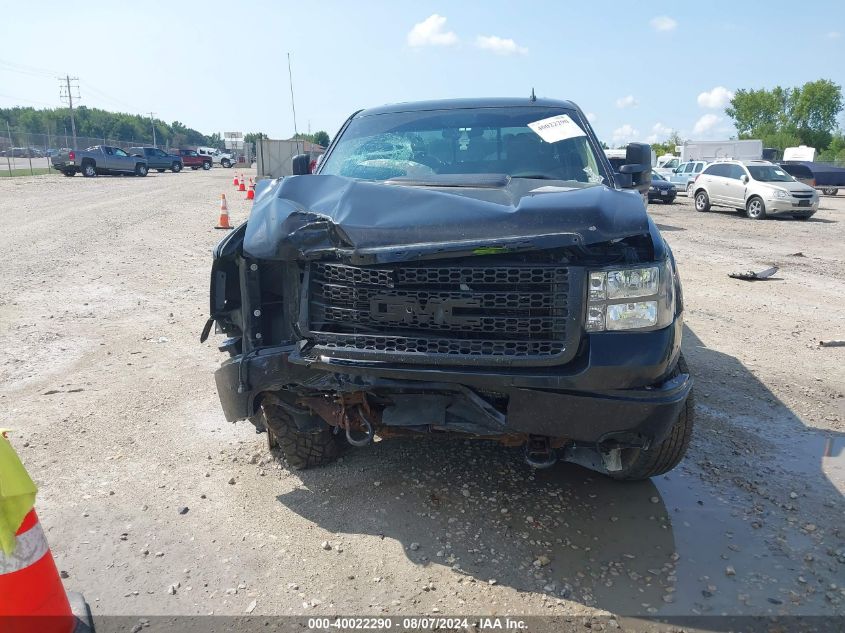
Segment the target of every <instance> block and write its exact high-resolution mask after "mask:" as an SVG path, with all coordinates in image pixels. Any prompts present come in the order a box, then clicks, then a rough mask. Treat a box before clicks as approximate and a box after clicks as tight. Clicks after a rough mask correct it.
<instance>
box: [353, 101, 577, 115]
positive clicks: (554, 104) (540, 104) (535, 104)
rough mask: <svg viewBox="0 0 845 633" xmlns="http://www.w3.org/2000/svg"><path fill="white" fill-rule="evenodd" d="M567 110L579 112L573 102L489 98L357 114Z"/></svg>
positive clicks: (396, 105) (395, 105)
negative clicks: (522, 108)
mask: <svg viewBox="0 0 845 633" xmlns="http://www.w3.org/2000/svg"><path fill="white" fill-rule="evenodd" d="M518 107H526V108H566V109H568V110H577V109H578V106H576V105H575V104H574V103H572V102H571V101H560V100H558V99H540V98H537V99H531V98H529V97H521V98H518V97H487V98H482V99H434V100H431V101H409V102H407V103H391V104H388V105H383V106H378V107H375V108H367V109H366V110H361V111H359V112H357V113H356V114H355V116H356V117H360V116H370V115H374V114H387V113H391V112H423V111H425V110H458V109H461V108H518Z"/></svg>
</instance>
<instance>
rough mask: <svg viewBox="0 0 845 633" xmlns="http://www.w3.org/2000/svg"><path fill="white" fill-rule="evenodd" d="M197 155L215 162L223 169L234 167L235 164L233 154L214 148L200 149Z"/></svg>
mask: <svg viewBox="0 0 845 633" xmlns="http://www.w3.org/2000/svg"><path fill="white" fill-rule="evenodd" d="M197 153H198V154H199V155H200V156H205V157H207V158H210V159H211V160H212V161H214V164H215V165H220V166H221V167H232V166H234V164H235V158H234V157H233V156H232V155H231V154H229V153H227V152H224V151H221V150H219V149H216V148H214V147H198V148H197Z"/></svg>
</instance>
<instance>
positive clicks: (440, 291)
mask: <svg viewBox="0 0 845 633" xmlns="http://www.w3.org/2000/svg"><path fill="white" fill-rule="evenodd" d="M308 160H309V159H308V157H307V156H305V155H303V156H299V157H295V158H294V159H293V170H294V174H298V175H294V176H291V177H287V178H284V179H281V180H276V181H265V182H264V183H262V185H266V186H262V185H260V186H259V187H257V189H258V191H257V194H256V198H255V204H254V207H253V209H252V213H251V215H250V218H249V221H248V222H247V223H246V224H243V225H241V226H240V227H238V228H237V229H236V230H235V231H233V232H232V233H231V234H230V235H228V236H227V237H226V238H225V239H224V240H223V241H222V242H221V243H220V244H219V245H218V246H217V248H216V249H215V252H214V262H213V266H212V273H211V318H210V319H209V321H208V323H207V324H206V327H205V329H204V331H203V339H202V340H203V341H204V340H205V339H206V338H207V336H208V334H209V332H210V329H211V326H212V325H213V323H214V322H216V323H217V328H218V331H221V332H223V333H225V334H226V335H228V338H227V339H226V340H225V341H224V342H223V343H222V344H221V345H220V350H221V351H224V352H228V353H229V354H230V358H229V359H228V360H226V361H225V362H224V363H223V364H222V366H221V367H220V369H218V370H217V372H216V382H217V389H218V392H219V395H220V401H221V403H222V405H223V411H224V413H225V416H226V418H227V419H228V420H230V421H234V420H240V419H249V420H250V421H251V422H252V423H253V424H255V426H256V427H257V429H258V430H259V431H267V432H268V433H269V437H270V442H271V445H275V446H278V447H280V448H281V450H282V452H283V454H284V455H285V457H286V459H287V461H288V462H289V464H290V465H291V466H293V467H295V468H307V467H310V466H318V465H322V464H325V463H327V462H329V461H331V460H332V459H333V458H334V457H336V456H337V455H338V452H339V451H340V450H341V449H342V447H343V446H345V445H348V444H352V445H354V446H364V445H366V444H368V443H370V442H372V441H373V439H374V437H376V436H378V437H380V438H389V437H393V436H401V435H408V434H445V433H451V434H454V436H455V437H475V438H484V439H496V440H499V441H501V442H502V443H503V444H504V445H506V446H522V447H524V454H525V458H526V460H527V461H528V462H529V463H530V464H531V465H532V466H534V467H538V468H542V467H547V466H551V465H552V464H554V463H555V461H556V460H565V461H569V462H576V463H579V464H582V465H584V466H586V467H588V468H591V469H594V470H597V471H599V472H602V473H606V474H608V475H609V476H611V477H614V478H617V479H643V478H647V477H652V476H655V475H658V474H660V473H664V472H666V471H668V470H670V469H671V468H673V467H674V466H675V465H676V464H677V463H678V462H679V461H680V460H681V458H682V457H683V454H684V452H685V451H686V448H687V446H688V444H689V439H690V435H691V433H692V426H693V410H692V407H693V405H692V379H691V378H690V375H689V373H688V370H687V366H686V364H685V363H684V360H683V358H682V356H681V354H680V347H681V334H682V329H683V299H682V295H681V286H680V280H679V277H678V273H677V271H676V269H675V261H674V258H673V256H672V252H671V250H670V249H669V247H668V245H667V244H666V242H665V241H664V240H663V238H662V237H661V235H660V233H659V231H658V230H657V227H656V226H655V224H654V222H653V221H652V220H651V219H650V218H649V217H648V215H647V214H646V209H645V207H644V205H643V200H642V197H641V195H640V194H639V193H638V190H639V189H641V188H642V186H643V184H645V186H646V187H647V186H648V183H649V182H650V180H651V151H650V148H649V146H648V145H643V144H631V145H629V146H628V149H627V160H626V164H625V165H623V166H622V167H621V168H620V169H619V170H618V173H614V171H613V170H612V169H611V167H610V165H609V164H608V162H607V159H606V158H605V156H604V152H602V150H601V147H600V145H599V142H598V140H597V138H596V136H595V134H594V132H593V131H592V129H591V128H590V126H589V124H588V122H587V120H586V118H585V116H584V115H583V113H582V112H581V110H580V109H579V108H578V107H577V106H576V105H574V104H572V103H570V102H567V101H554V100H545V99H533V98H532V99H473V100H455V101H434V102H423V103H411V104H399V105H394V106H387V107H381V108H374V109H369V110H362V111H360V112H356V113H355V114H353V115H352V116H351V117H350V118H349V119H348V120H347V121H346V122H345V123H344V125H343V127H342V128H341V130H340V132H339V134H338V135H337V137H336V138H335V140H334V141H333V142H332V144H331V145H330V147H329V148H328V150H327V153H326V155H325V156H324V160H322V162H321V163H320V164H319V166H318V167H317V170H316V171H317V173H316V174H309V173H308ZM421 446H422V445H421ZM423 450H424V449H423Z"/></svg>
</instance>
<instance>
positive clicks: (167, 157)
mask: <svg viewBox="0 0 845 633" xmlns="http://www.w3.org/2000/svg"><path fill="white" fill-rule="evenodd" d="M129 153H130V154H134V155H135V156H141V157H143V158H146V159H147V167H148V168H149V169H155V170H156V171H157V172H158V173H162V172H164V171H165V170H167V169H169V170H170V171H172V172H173V173H174V174H177V173H179V172H180V171H182V159H181V158H179V156H175V155H174V154H168V153H167V152H165V151H164V150H163V149H159V148H158V147H130V148H129Z"/></svg>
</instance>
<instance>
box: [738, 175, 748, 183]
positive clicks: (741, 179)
mask: <svg viewBox="0 0 845 633" xmlns="http://www.w3.org/2000/svg"><path fill="white" fill-rule="evenodd" d="M739 181H740V182H741V183H742V184H743V185H747V184H748V176H747V175H746V174H742V176H740V177H739Z"/></svg>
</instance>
